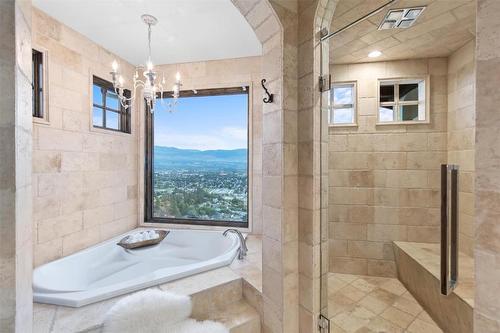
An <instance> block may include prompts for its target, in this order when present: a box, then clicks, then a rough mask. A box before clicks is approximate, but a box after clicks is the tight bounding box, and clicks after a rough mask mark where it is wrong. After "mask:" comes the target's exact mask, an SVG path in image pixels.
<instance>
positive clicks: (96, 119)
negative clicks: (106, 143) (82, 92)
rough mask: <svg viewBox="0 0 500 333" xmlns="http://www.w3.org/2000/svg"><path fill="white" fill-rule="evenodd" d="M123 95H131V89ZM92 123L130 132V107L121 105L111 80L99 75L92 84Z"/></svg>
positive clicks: (98, 126) (96, 125) (95, 125)
mask: <svg viewBox="0 0 500 333" xmlns="http://www.w3.org/2000/svg"><path fill="white" fill-rule="evenodd" d="M123 95H124V96H126V97H130V91H129V90H126V89H125V90H124V91H123ZM92 125H93V126H94V127H97V128H105V129H109V130H113V131H119V132H124V133H130V107H128V108H125V107H123V106H122V105H121V103H120V100H119V99H118V95H117V94H116V92H115V90H114V88H113V84H112V83H111V82H108V81H106V80H103V79H101V78H98V77H97V76H94V78H93V85H92Z"/></svg>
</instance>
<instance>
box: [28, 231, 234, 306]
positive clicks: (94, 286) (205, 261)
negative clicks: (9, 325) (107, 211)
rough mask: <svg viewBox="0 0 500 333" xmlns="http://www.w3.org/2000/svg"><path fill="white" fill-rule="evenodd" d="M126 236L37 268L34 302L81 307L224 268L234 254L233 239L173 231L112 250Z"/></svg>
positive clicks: (214, 232)
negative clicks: (151, 242) (138, 244)
mask: <svg viewBox="0 0 500 333" xmlns="http://www.w3.org/2000/svg"><path fill="white" fill-rule="evenodd" d="M143 230H147V229H143ZM137 231H138V230H134V231H131V232H129V233H127V234H131V233H133V232H137ZM127 234H125V235H127ZM125 235H121V236H119V237H116V238H113V239H111V240H108V241H105V242H103V243H100V244H97V245H95V246H93V247H90V248H88V249H85V250H82V251H80V252H77V253H75V254H72V255H70V256H67V257H65V258H61V259H58V260H55V261H53V262H50V263H48V264H45V265H43V266H40V267H38V268H36V269H35V271H34V272H33V298H34V301H35V302H38V303H47V304H57V305H65V306H72V307H80V306H83V305H86V304H90V303H94V302H98V301H102V300H105V299H108V298H111V297H115V296H118V295H123V294H126V293H129V292H132V291H136V290H139V289H143V288H147V287H151V286H154V285H158V284H162V283H166V282H169V281H172V280H175V279H179V278H183V277H186V276H189V275H193V274H196V273H200V272H204V271H208V270H211V269H214V268H218V267H222V266H226V265H229V264H230V263H231V262H232V261H233V259H234V258H235V256H236V254H237V252H238V248H239V239H238V237H237V236H236V235H235V234H232V233H231V234H228V235H227V237H225V236H223V235H222V232H221V231H201V230H178V229H174V230H171V231H170V233H169V234H168V235H167V237H166V238H165V239H164V240H163V241H162V242H161V243H160V244H158V245H154V246H150V247H145V248H142V249H136V250H125V249H123V248H122V247H120V246H118V245H116V243H117V242H118V241H119V240H120V239H121V238H123V237H124V236H125Z"/></svg>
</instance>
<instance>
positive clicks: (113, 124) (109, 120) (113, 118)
mask: <svg viewBox="0 0 500 333" xmlns="http://www.w3.org/2000/svg"><path fill="white" fill-rule="evenodd" d="M106 128H111V129H115V130H118V129H120V115H119V114H118V113H117V112H113V111H106Z"/></svg>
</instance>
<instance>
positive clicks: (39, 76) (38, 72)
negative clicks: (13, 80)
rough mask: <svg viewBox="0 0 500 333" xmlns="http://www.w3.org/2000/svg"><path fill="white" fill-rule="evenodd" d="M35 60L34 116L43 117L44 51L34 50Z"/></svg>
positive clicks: (33, 82) (33, 57)
mask: <svg viewBox="0 0 500 333" xmlns="http://www.w3.org/2000/svg"><path fill="white" fill-rule="evenodd" d="M32 60H33V74H32V75H33V77H32V84H31V87H32V96H33V110H32V113H33V117H37V118H43V117H44V108H43V103H44V101H43V90H44V85H43V79H44V78H43V76H44V73H43V53H42V52H40V51H37V50H32Z"/></svg>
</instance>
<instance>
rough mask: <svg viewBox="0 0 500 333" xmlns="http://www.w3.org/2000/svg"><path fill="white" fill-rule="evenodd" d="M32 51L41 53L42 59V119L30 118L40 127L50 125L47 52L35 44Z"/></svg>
mask: <svg viewBox="0 0 500 333" xmlns="http://www.w3.org/2000/svg"><path fill="white" fill-rule="evenodd" d="M32 49H34V50H37V51H38V52H41V53H42V57H43V69H42V70H43V117H42V118H39V117H32V118H33V123H35V124H40V125H50V117H49V113H50V112H49V91H50V87H49V82H50V81H49V51H48V50H47V49H46V48H44V47H41V46H39V45H37V44H35V43H33V44H32Z"/></svg>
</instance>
